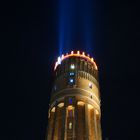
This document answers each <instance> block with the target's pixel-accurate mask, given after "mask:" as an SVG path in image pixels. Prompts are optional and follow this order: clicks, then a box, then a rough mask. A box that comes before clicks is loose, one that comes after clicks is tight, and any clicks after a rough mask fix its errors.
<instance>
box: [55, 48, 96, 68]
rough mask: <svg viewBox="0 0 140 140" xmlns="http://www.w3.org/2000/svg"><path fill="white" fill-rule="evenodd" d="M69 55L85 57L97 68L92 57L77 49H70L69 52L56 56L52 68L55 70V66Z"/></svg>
mask: <svg viewBox="0 0 140 140" xmlns="http://www.w3.org/2000/svg"><path fill="white" fill-rule="evenodd" d="M69 57H80V58H83V59H86V60H87V61H89V62H90V63H92V64H93V65H94V66H95V69H96V70H97V69H98V68H97V65H96V63H95V61H94V59H93V58H92V57H90V56H89V55H86V54H85V52H82V53H81V52H80V51H77V52H74V51H71V53H69V54H68V53H66V54H65V55H64V54H62V55H61V56H59V57H58V58H57V61H56V63H55V66H54V70H56V68H57V66H58V65H60V64H61V62H62V61H63V60H64V59H67V58H69Z"/></svg>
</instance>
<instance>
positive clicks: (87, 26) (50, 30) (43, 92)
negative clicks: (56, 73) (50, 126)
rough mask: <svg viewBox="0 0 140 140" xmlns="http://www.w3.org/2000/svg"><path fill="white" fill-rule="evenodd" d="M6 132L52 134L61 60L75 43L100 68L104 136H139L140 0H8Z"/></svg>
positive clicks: (19, 138) (20, 137)
mask: <svg viewBox="0 0 140 140" xmlns="http://www.w3.org/2000/svg"><path fill="white" fill-rule="evenodd" d="M1 7H2V8H1V23H2V26H1V27H2V29H1V33H2V35H1V47H2V48H4V50H5V52H6V53H5V54H4V56H3V57H2V61H3V62H4V67H5V68H6V70H4V74H3V77H4V81H3V83H4V85H5V86H4V90H3V92H1V94H2V93H3V95H4V97H5V99H6V100H5V101H4V103H3V105H2V108H3V109H2V110H4V113H3V114H4V118H5V119H6V121H3V123H4V127H3V129H4V130H6V131H5V133H3V135H1V136H2V137H3V138H2V139H1V140H4V139H9V140H44V138H45V133H46V127H47V116H48V105H49V99H50V92H51V86H52V84H53V80H52V79H53V67H54V63H55V60H56V58H57V57H58V56H59V55H60V54H62V53H66V52H70V51H71V50H81V51H85V52H87V53H89V54H90V55H91V56H93V57H94V59H95V61H96V63H97V65H98V67H99V79H100V81H99V82H100V91H101V109H102V133H103V140H138V139H140V136H139V133H140V132H139V130H140V127H139V126H140V125H139V120H140V114H139V110H140V109H139V106H140V105H139V102H140V101H139V98H140V91H139V87H140V86H139V83H140V82H139V79H138V76H139V72H140V71H139V70H138V69H139V55H140V54H139V52H140V51H139V50H138V46H139V45H138V44H139V40H140V39H139V32H138V25H139V23H140V22H139V15H138V8H139V7H138V4H137V3H135V1H125V0H117V1H115V0H105V1H103V0H92V1H91V0H85V1H84V0H71V1H70V0H24V1H20V0H18V1H5V2H3V3H2V4H1Z"/></svg>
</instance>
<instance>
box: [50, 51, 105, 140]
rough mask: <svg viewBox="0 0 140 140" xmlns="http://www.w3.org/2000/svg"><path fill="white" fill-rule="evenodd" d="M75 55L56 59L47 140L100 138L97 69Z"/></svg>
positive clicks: (93, 139)
mask: <svg viewBox="0 0 140 140" xmlns="http://www.w3.org/2000/svg"><path fill="white" fill-rule="evenodd" d="M72 54H73V53H72ZM77 54H78V55H74V54H73V55H69V56H68V54H67V55H66V56H65V59H64V56H63V60H62V58H59V59H60V60H59V59H58V62H57V66H56V67H55V80H54V85H53V89H52V94H51V101H50V107H49V118H48V130H47V131H48V132H47V140H101V139H102V137H101V124H100V118H101V111H100V93H99V84H98V70H97V66H96V64H95V62H94V63H93V59H87V58H89V57H88V56H85V55H83V54H82V55H81V54H79V53H77ZM84 56H85V57H84ZM90 60H91V61H90Z"/></svg>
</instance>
